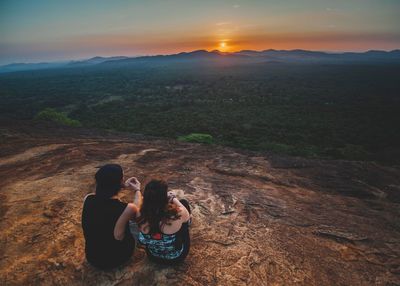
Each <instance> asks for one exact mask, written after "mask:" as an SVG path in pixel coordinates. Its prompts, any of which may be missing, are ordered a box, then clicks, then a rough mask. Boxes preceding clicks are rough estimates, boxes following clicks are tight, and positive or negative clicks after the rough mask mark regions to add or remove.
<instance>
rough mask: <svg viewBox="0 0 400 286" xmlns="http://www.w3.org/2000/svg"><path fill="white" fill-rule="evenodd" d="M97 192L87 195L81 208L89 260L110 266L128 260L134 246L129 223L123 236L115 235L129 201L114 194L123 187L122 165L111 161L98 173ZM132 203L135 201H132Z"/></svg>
mask: <svg viewBox="0 0 400 286" xmlns="http://www.w3.org/2000/svg"><path fill="white" fill-rule="evenodd" d="M95 178H96V193H95V194H89V195H87V196H86V198H85V201H84V204H83V211H82V228H83V234H84V236H85V253H86V259H87V261H88V262H89V263H90V264H92V265H93V266H95V267H98V268H101V269H110V268H114V267H117V266H119V265H121V264H123V263H125V262H127V261H128V260H129V259H130V258H131V256H132V254H133V250H134V248H135V240H134V238H133V237H132V235H130V232H129V227H128V225H127V226H126V228H125V235H124V238H123V239H122V240H117V239H115V237H114V227H115V224H116V222H117V220H118V218H119V217H120V216H121V214H122V213H123V212H124V210H125V209H126V208H127V206H128V204H126V203H123V202H121V201H119V200H118V199H116V198H114V196H115V195H117V194H118V192H119V191H120V190H121V187H122V179H123V171H122V168H121V166H119V165H116V164H108V165H105V166H103V167H101V168H100V169H99V170H98V171H97V173H96V175H95ZM129 205H132V204H129Z"/></svg>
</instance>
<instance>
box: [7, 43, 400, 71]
mask: <svg viewBox="0 0 400 286" xmlns="http://www.w3.org/2000/svg"><path fill="white" fill-rule="evenodd" d="M398 50H400V47H399V48H396V49H366V50H312V49H300V48H295V49H273V48H269V49H262V50H256V49H254V50H253V49H243V50H237V51H230V52H223V51H220V50H218V49H212V50H210V49H209V50H207V49H196V50H191V51H180V52H176V53H169V54H168V53H166V54H158V53H155V54H139V55H131V56H128V55H112V56H109V55H99V54H96V55H93V56H90V57H82V58H76V59H73V58H71V59H65V60H57V59H54V60H49V61H37V62H36V61H28V62H22V61H20V62H18V61H14V62H9V63H4V64H0V67H4V66H7V65H12V64H50V63H60V64H61V63H69V62H80V61H85V60H90V59H93V58H96V57H99V58H113V57H126V58H132V59H133V58H140V57H157V56H171V55H178V54H183V53H193V52H198V51H205V52H208V53H211V52H218V53H221V54H235V53H240V52H244V51H253V52H265V51H286V52H288V51H308V52H322V53H329V54H344V53H359V54H362V53H367V52H371V51H377V52H393V51H398Z"/></svg>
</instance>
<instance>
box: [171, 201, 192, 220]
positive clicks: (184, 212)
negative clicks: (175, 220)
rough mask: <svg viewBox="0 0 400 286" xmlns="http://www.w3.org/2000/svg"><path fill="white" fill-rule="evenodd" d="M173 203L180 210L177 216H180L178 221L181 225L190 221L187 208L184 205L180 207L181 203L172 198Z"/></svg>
mask: <svg viewBox="0 0 400 286" xmlns="http://www.w3.org/2000/svg"><path fill="white" fill-rule="evenodd" d="M173 203H174V204H176V205H177V206H179V209H180V212H179V214H180V216H181V217H180V221H181V222H182V223H184V222H187V221H188V220H189V219H190V214H189V211H188V210H187V208H186V207H185V206H184V205H182V203H181V202H180V201H179V200H178V199H177V198H174V200H173Z"/></svg>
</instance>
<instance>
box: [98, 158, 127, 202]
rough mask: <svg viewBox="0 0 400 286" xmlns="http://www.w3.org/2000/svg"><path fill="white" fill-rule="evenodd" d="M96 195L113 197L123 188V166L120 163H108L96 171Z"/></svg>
mask: <svg viewBox="0 0 400 286" xmlns="http://www.w3.org/2000/svg"><path fill="white" fill-rule="evenodd" d="M94 177H95V179H96V195H97V196H99V197H102V198H107V199H108V198H111V197H112V196H115V195H116V194H118V193H119V191H120V190H121V187H122V186H121V180H122V178H123V171H122V167H121V166H120V165H118V164H106V165H104V166H102V167H100V169H99V170H98V171H97V172H96V175H95V176H94Z"/></svg>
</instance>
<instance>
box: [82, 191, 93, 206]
mask: <svg viewBox="0 0 400 286" xmlns="http://www.w3.org/2000/svg"><path fill="white" fill-rule="evenodd" d="M94 197H95V194H94V193H89V194H87V195H86V196H85V197H84V198H83V204H85V203H86V201H89V200H92V199H93V198H94Z"/></svg>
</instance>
